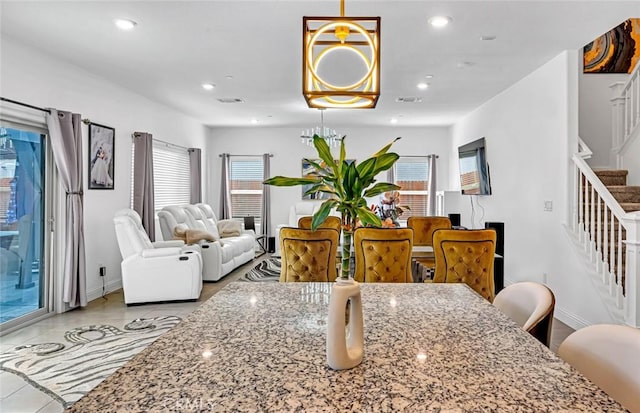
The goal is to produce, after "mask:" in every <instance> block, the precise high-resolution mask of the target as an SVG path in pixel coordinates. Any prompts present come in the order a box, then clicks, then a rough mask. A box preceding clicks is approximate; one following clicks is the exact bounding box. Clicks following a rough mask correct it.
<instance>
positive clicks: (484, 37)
mask: <svg viewBox="0 0 640 413" xmlns="http://www.w3.org/2000/svg"><path fill="white" fill-rule="evenodd" d="M480 40H496V36H494V35H485V36H480Z"/></svg>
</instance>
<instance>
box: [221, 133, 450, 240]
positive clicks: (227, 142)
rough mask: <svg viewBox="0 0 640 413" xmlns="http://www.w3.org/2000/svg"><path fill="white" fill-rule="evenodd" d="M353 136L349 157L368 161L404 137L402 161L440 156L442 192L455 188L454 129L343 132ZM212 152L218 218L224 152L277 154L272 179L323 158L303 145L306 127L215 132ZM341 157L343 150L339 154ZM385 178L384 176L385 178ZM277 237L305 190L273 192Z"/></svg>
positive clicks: (349, 138)
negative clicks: (451, 168)
mask: <svg viewBox="0 0 640 413" xmlns="http://www.w3.org/2000/svg"><path fill="white" fill-rule="evenodd" d="M340 133H342V134H346V135H347V140H346V149H347V157H348V158H355V159H356V160H362V159H364V158H365V157H368V156H370V155H372V154H373V153H374V152H376V151H377V150H378V149H380V148H381V147H382V146H384V145H385V144H387V143H388V142H389V141H391V140H392V139H393V138H395V137H397V136H402V139H401V140H399V141H398V142H396V143H395V144H394V145H393V146H392V148H391V150H392V151H394V152H396V153H398V154H399V155H400V156H403V155H404V156H409V155H428V154H431V153H435V154H437V155H440V158H439V159H438V168H439V171H440V174H439V175H438V189H439V190H444V189H448V188H449V181H448V174H447V171H448V168H449V159H450V153H449V150H450V145H449V129H448V128H402V127H389V128H340ZM210 135H211V139H210V147H209V150H208V152H209V156H210V158H209V166H210V168H209V171H208V173H209V182H211V188H210V191H209V203H210V204H211V205H212V206H213V208H214V210H215V211H216V213H218V212H219V206H220V157H219V156H218V155H219V154H221V153H230V154H232V155H233V154H236V155H260V154H262V153H267V152H268V153H272V154H273V155H274V156H273V158H271V175H272V176H276V175H283V176H301V160H302V158H317V155H316V151H315V149H314V148H312V147H309V146H306V145H304V144H302V143H301V142H300V138H299V136H300V128H260V127H253V128H213V129H211V131H210ZM335 153H337V150H336V152H335ZM382 179H384V177H382ZM271 197H272V201H271V210H272V216H271V222H272V226H271V233H272V235H273V233H274V232H273V231H274V229H275V227H276V226H277V225H279V224H285V223H287V221H288V216H289V207H290V206H291V205H293V204H294V203H296V202H299V201H300V200H301V189H300V187H272V189H271Z"/></svg>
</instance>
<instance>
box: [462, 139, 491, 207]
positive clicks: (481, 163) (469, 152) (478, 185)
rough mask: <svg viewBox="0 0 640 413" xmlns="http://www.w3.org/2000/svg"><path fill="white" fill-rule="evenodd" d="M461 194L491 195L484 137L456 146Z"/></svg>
mask: <svg viewBox="0 0 640 413" xmlns="http://www.w3.org/2000/svg"><path fill="white" fill-rule="evenodd" d="M458 158H459V159H460V187H461V189H462V194H463V195H491V180H490V178H489V164H488V163H487V147H486V144H485V141H484V138H480V139H478V140H477V141H473V142H471V143H467V144H466V145H462V146H460V147H458Z"/></svg>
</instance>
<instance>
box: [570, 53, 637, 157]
mask: <svg viewBox="0 0 640 413" xmlns="http://www.w3.org/2000/svg"><path fill="white" fill-rule="evenodd" d="M579 57H580V59H579V65H580V66H579V73H580V77H579V79H580V83H579V88H580V92H579V96H580V127H579V134H580V137H581V138H582V140H583V141H584V142H585V143H586V144H587V145H588V146H589V148H591V150H592V151H593V156H592V157H591V159H588V160H587V163H588V164H589V165H590V166H591V167H592V168H606V167H615V164H611V162H610V152H611V146H612V145H611V142H612V136H611V135H612V134H611V130H612V124H611V101H610V100H611V98H612V97H613V94H612V92H611V89H610V88H609V86H611V85H612V84H614V83H616V82H626V81H627V80H628V79H629V75H628V74H625V73H582V70H583V66H584V65H583V60H582V51H580V56H579Z"/></svg>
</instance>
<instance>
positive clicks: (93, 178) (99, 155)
mask: <svg viewBox="0 0 640 413" xmlns="http://www.w3.org/2000/svg"><path fill="white" fill-rule="evenodd" d="M114 144H115V129H113V128H110V127H108V126H104V125H98V124H97V123H90V124H89V173H88V175H89V189H113V188H114V185H113V177H114V169H115V164H114V157H113V154H114Z"/></svg>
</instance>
